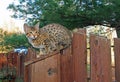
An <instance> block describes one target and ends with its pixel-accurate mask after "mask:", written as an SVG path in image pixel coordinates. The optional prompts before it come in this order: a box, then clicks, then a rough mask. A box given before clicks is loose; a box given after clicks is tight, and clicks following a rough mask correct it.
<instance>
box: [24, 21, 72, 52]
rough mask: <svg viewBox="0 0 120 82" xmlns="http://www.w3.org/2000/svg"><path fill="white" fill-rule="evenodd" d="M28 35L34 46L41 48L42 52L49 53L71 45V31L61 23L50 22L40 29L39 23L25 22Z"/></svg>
mask: <svg viewBox="0 0 120 82" xmlns="http://www.w3.org/2000/svg"><path fill="white" fill-rule="evenodd" d="M24 31H25V33H26V37H27V38H28V40H29V42H30V43H31V44H32V46H33V47H35V48H39V49H40V54H48V53H50V52H53V51H55V50H61V49H64V48H67V47H68V46H70V45H71V33H70V31H69V30H68V29H66V28H65V27H64V26H62V25H60V24H55V23H53V24H48V25H46V26H44V27H43V28H40V29H39V23H38V24H37V25H35V26H34V27H31V26H28V25H27V24H24Z"/></svg>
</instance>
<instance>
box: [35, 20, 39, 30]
mask: <svg viewBox="0 0 120 82" xmlns="http://www.w3.org/2000/svg"><path fill="white" fill-rule="evenodd" d="M39 25H40V23H39V22H38V23H37V24H36V25H35V26H34V27H35V29H36V30H39Z"/></svg>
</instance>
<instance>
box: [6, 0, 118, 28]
mask: <svg viewBox="0 0 120 82" xmlns="http://www.w3.org/2000/svg"><path fill="white" fill-rule="evenodd" d="M8 9H11V10H13V11H14V14H13V17H14V18H21V19H25V20H26V21H27V22H28V23H30V24H35V23H36V22H38V21H40V26H41V27H42V26H44V25H46V24H48V23H53V22H56V23H60V24H62V25H64V26H66V27H67V28H69V29H73V28H75V27H84V26H88V25H94V24H110V25H111V26H112V27H115V28H117V29H118V28H119V26H120V12H119V11H120V0H19V3H18V4H15V3H12V4H10V5H9V6H8Z"/></svg>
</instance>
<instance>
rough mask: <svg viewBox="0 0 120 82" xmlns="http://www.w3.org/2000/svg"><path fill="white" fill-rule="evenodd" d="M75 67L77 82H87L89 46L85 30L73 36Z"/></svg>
mask: <svg viewBox="0 0 120 82" xmlns="http://www.w3.org/2000/svg"><path fill="white" fill-rule="evenodd" d="M72 45H73V48H72V49H73V65H74V80H75V82H87V45H86V34H85V30H82V31H81V30H79V33H74V34H73V44H72Z"/></svg>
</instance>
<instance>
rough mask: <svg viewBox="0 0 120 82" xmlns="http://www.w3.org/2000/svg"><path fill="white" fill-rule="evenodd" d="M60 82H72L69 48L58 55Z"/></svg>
mask: <svg viewBox="0 0 120 82" xmlns="http://www.w3.org/2000/svg"><path fill="white" fill-rule="evenodd" d="M60 69H61V73H60V74H61V82H73V60H72V54H71V48H70V47H69V48H67V49H65V50H63V53H61V55H60Z"/></svg>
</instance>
